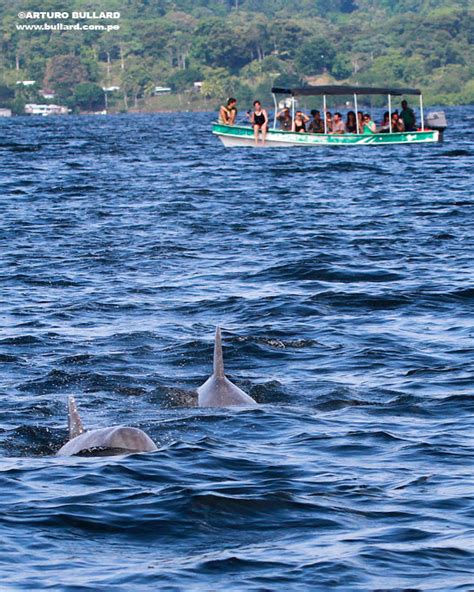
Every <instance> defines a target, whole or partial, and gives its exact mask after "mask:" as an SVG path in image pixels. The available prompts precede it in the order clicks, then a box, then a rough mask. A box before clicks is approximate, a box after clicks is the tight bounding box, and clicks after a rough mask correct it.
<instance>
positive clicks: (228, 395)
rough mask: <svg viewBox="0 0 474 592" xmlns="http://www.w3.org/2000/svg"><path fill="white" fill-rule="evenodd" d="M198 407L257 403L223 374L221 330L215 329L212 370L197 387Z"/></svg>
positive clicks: (252, 404)
mask: <svg viewBox="0 0 474 592" xmlns="http://www.w3.org/2000/svg"><path fill="white" fill-rule="evenodd" d="M197 393H198V405H199V407H231V406H238V405H240V406H242V407H243V406H254V405H257V403H256V402H255V401H254V400H253V399H252V397H250V396H249V395H247V393H244V391H243V390H242V389H239V387H238V386H236V385H235V384H233V383H232V382H231V381H230V380H229V379H228V378H227V377H226V376H225V374H224V356H223V354H222V340H221V330H220V328H219V327H217V329H216V338H215V342H214V372H213V374H212V375H211V376H210V377H209V378H208V379H207V380H206V382H205V383H204V384H203V385H201V386H200V387H199V388H198V389H197Z"/></svg>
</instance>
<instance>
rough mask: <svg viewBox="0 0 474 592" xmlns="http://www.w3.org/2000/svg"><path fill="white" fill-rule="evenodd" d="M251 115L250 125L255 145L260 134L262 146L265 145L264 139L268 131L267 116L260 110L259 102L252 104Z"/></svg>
mask: <svg viewBox="0 0 474 592" xmlns="http://www.w3.org/2000/svg"><path fill="white" fill-rule="evenodd" d="M253 109H254V110H253V113H252V114H251V115H250V122H251V123H252V127H253V131H254V134H255V145H258V134H259V132H260V131H261V132H262V146H263V144H265V137H266V135H267V129H268V114H267V112H266V110H265V109H262V104H261V103H260V101H254V102H253Z"/></svg>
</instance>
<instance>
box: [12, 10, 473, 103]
mask: <svg viewBox="0 0 474 592" xmlns="http://www.w3.org/2000/svg"><path fill="white" fill-rule="evenodd" d="M35 4H36V3H35V2H28V1H27V2H24V1H22V2H21V3H20V2H17V1H16V0H13V1H12V0H0V14H1V15H2V38H1V55H0V106H10V107H11V108H13V110H14V111H15V112H17V113H21V111H22V109H23V107H24V104H25V102H31V101H32V100H35V99H36V100H39V98H40V95H39V94H38V93H39V91H40V90H41V89H43V90H44V89H48V90H52V91H54V93H55V99H54V101H55V102H61V103H62V104H66V105H67V106H69V107H71V108H72V109H75V110H85V111H92V110H98V109H102V108H103V107H104V102H105V93H104V91H103V88H109V89H113V88H115V89H117V90H114V91H110V94H108V97H107V98H108V100H109V106H110V105H111V106H112V107H114V108H115V109H116V110H117V109H123V110H128V109H132V108H140V106H141V105H142V104H143V102H146V101H147V98H148V97H150V96H151V95H153V93H154V89H155V87H156V86H165V87H170V88H171V89H172V90H173V91H174V92H176V93H191V91H192V90H193V88H194V87H193V85H194V83H195V82H201V83H202V85H201V86H200V89H201V98H202V97H205V98H208V99H209V100H210V101H211V102H212V101H218V100H221V99H222V98H224V97H226V96H229V95H234V96H236V97H237V98H238V99H239V100H240V101H242V102H248V101H250V100H251V99H252V98H254V97H256V96H258V97H259V98H260V99H261V100H263V101H268V100H269V92H270V88H271V86H272V85H295V84H298V85H302V84H307V83H312V82H313V83H314V82H318V81H324V82H326V83H329V82H332V83H350V84H364V85H386V84H391V85H394V86H396V85H401V86H416V87H420V88H422V89H423V91H424V92H425V95H427V99H428V100H429V101H430V102H431V103H432V104H435V103H436V104H468V103H473V102H474V82H473V79H474V76H473V74H474V71H473V70H474V66H473V64H474V59H473V58H474V55H473V44H472V41H473V37H474V25H473V22H474V19H473V18H472V16H473V15H472V11H470V6H469V0H332V1H331V2H327V1H326V0H324V1H323V0H293V2H291V3H288V2H287V1H286V0H285V1H283V0H173V1H172V0H154V1H153V2H150V1H149V0H120V1H119V0H108V1H107V2H106V5H107V6H106V9H107V10H109V11H110V10H118V11H120V13H121V18H120V20H119V21H118V23H119V24H120V30H119V31H111V32H103V31H48V32H46V31H19V30H17V28H16V24H18V22H20V21H19V20H18V17H17V13H18V11H19V10H20V9H21V10H24V11H25V10H29V9H30V10H35V9H36V8H35ZM68 4H70V5H71V6H70V10H71V11H72V10H73V9H74V10H80V9H85V10H91V9H93V10H96V11H97V10H99V9H101V8H103V9H105V7H101V6H100V4H101V3H100V2H95V3H94V6H91V3H90V2H89V1H86V0H84V1H81V0H78V1H75V2H74V3H72V2H67V1H66V2H64V1H63V2H58V1H57V0H43V1H42V3H41V10H42V11H54V10H63V11H64V10H68V7H67V5H68ZM65 5H66V6H65ZM97 5H99V6H97ZM23 22H24V21H23ZM35 22H38V21H35ZM40 22H41V21H40ZM62 22H65V23H67V22H71V21H68V20H65V21H62ZM24 80H34V81H35V84H34V85H31V86H24V85H21V84H20V85H18V84H17V82H18V81H24Z"/></svg>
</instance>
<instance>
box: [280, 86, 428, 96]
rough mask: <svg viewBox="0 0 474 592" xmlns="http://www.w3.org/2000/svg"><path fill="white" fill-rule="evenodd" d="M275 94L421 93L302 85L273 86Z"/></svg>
mask: <svg viewBox="0 0 474 592" xmlns="http://www.w3.org/2000/svg"><path fill="white" fill-rule="evenodd" d="M272 93H273V94H275V95H278V94H279V95H292V96H296V95H299V96H307V97H308V96H313V95H339V96H341V95H354V94H356V95H395V96H400V95H421V91H420V90H418V89H417V88H393V87H378V86H336V85H329V86H302V87H300V88H280V87H273V88H272Z"/></svg>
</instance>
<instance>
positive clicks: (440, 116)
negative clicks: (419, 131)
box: [425, 111, 448, 132]
mask: <svg viewBox="0 0 474 592" xmlns="http://www.w3.org/2000/svg"><path fill="white" fill-rule="evenodd" d="M425 126H426V127H429V128H430V129H432V130H438V131H440V132H444V130H445V129H446V128H447V127H448V122H447V121H446V115H445V114H444V111H431V112H430V113H428V115H427V116H426V118H425Z"/></svg>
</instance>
